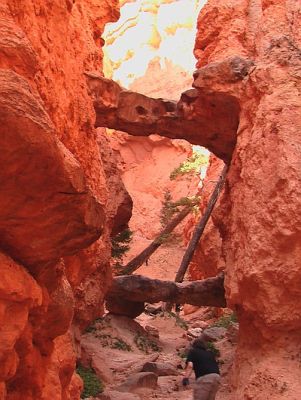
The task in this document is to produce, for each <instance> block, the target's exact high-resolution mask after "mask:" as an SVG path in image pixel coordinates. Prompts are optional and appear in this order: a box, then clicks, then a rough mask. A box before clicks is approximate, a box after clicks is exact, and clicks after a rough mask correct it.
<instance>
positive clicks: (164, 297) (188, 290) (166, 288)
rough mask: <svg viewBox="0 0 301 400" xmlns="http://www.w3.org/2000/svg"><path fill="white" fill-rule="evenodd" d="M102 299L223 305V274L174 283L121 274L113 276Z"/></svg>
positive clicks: (224, 301) (224, 304)
mask: <svg viewBox="0 0 301 400" xmlns="http://www.w3.org/2000/svg"><path fill="white" fill-rule="evenodd" d="M106 299H107V300H108V301H109V303H112V304H113V303H114V299H118V302H120V301H121V299H122V300H123V301H124V302H127V301H130V302H132V303H133V302H138V303H143V302H148V303H157V302H159V301H165V302H172V303H177V304H192V305H195V306H213V307H225V306H226V300H225V291H224V276H223V275H222V274H221V275H219V276H216V277H214V278H208V279H204V280H201V281H192V282H184V283H176V282H172V281H161V280H159V279H150V278H147V277H145V276H142V275H125V276H118V277H115V278H114V279H113V282H112V285H111V287H110V289H109V291H108V293H107V296H106Z"/></svg>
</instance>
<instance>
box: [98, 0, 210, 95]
mask: <svg viewBox="0 0 301 400" xmlns="http://www.w3.org/2000/svg"><path fill="white" fill-rule="evenodd" d="M203 4H204V1H203V0H180V1H172V0H155V1H152V0H138V1H134V2H124V4H123V6H122V7H121V17H120V19H119V21H118V22H117V23H115V24H108V25H107V26H106V29H105V33H104V36H103V37H104V39H105V41H106V45H105V48H104V49H105V53H106V57H107V62H106V66H107V76H108V77H110V78H112V79H114V80H116V81H118V82H120V83H121V84H122V85H123V86H124V87H129V86H130V85H131V84H132V83H133V82H134V81H135V80H136V79H137V78H140V77H142V76H144V75H145V74H146V71H147V69H148V66H149V63H150V62H152V61H154V60H158V62H159V64H160V69H161V70H162V71H165V72H166V73H165V74H164V82H168V80H169V77H168V73H167V72H168V71H171V68H170V65H171V64H172V65H173V66H174V67H175V68H176V69H178V70H179V72H180V73H181V74H183V76H184V77H185V79H186V80H187V82H189V80H190V79H191V75H192V72H193V70H194V68H195V60H194V58H193V57H192V50H193V45H194V38H195V33H196V19H197V15H198V12H199V10H200V8H201V6H202V5H203ZM187 72H188V73H189V74H187ZM153 78H154V80H156V78H155V77H153ZM179 82H181V83H182V82H183V80H178V82H177V83H175V85H179ZM157 85H158V84H156V83H155V85H154V87H157ZM159 85H160V83H159ZM140 90H141V87H140ZM140 90H139V91H140ZM172 90H174V89H172ZM147 94H149V95H150V93H147ZM163 94H164V92H163ZM156 95H158V92H157V93H156ZM166 95H167V93H166V91H165V96H166Z"/></svg>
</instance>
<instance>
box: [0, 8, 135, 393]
mask: <svg viewBox="0 0 301 400" xmlns="http://www.w3.org/2000/svg"><path fill="white" fill-rule="evenodd" d="M118 15H119V14H118V3H117V1H110V2H109V1H105V0H103V1H100V0H89V1H88V0H82V1H80V2H77V1H76V2H75V1H72V0H64V1H61V0H53V1H51V2H45V1H42V0H38V1H36V0H21V1H20V0H9V1H6V0H3V1H1V4H0V133H1V135H0V136H1V139H0V141H1V161H0V165H1V172H0V180H1V189H0V191H1V200H0V203H1V207H0V209H1V211H0V221H1V223H0V233H1V251H2V252H1V255H0V271H1V277H2V278H1V283H0V310H1V312H0V319H1V324H0V398H1V399H9V400H10V399H11V400H18V399H20V400H21V399H22V400H31V399H36V400H61V399H62V400H63V399H66V400H67V399H70V400H71V399H72V400H73V399H74V400H76V399H79V397H80V391H81V381H80V379H79V378H78V377H77V376H76V375H75V374H74V370H75V360H76V356H75V350H74V344H73V339H72V336H71V333H70V325H71V323H72V321H74V322H75V323H76V325H77V326H84V325H85V324H87V323H88V322H89V321H90V320H91V319H93V318H94V317H95V316H96V315H100V314H101V310H102V303H103V301H102V300H103V297H104V295H105V291H106V289H107V286H108V284H109V282H110V279H111V277H110V269H109V259H110V245H109V236H110V233H111V230H113V229H115V230H118V229H119V227H121V226H124V225H125V224H126V223H127V220H128V219H129V216H130V212H131V201H130V200H129V196H128V194H127V193H126V191H125V189H124V186H123V185H122V183H121V180H120V179H118V176H116V177H115V183H114V187H113V188H112V187H111V188H110V190H108V185H109V177H110V176H111V175H112V174H116V171H115V170H114V168H113V166H112V165H111V164H110V163H109V162H108V159H107V158H106V157H105V156H106V149H107V150H108V149H109V148H108V146H106V143H105V142H104V141H103V140H102V135H103V133H102V132H101V131H100V132H96V130H95V129H94V119H95V115H94V110H93V105H92V102H91V100H90V97H89V95H88V93H87V88H86V79H85V75H84V73H85V71H86V70H99V71H101V69H102V58H103V54H102V50H101V44H102V43H101V39H100V35H101V33H102V31H103V28H104V25H105V24H106V23H107V22H108V21H114V20H116V19H117V18H118ZM99 147H101V151H100V149H99ZM115 192H116V193H118V196H115ZM116 214H118V223H116V221H115V219H116V218H115V217H116ZM106 215H109V217H108V218H107V219H106ZM99 238H100V239H99Z"/></svg>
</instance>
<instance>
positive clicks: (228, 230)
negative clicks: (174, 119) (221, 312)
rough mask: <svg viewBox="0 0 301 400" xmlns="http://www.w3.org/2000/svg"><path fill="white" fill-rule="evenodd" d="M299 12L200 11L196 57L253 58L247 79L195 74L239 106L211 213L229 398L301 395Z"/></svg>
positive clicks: (285, 8) (294, 7)
mask: <svg viewBox="0 0 301 400" xmlns="http://www.w3.org/2000/svg"><path fill="white" fill-rule="evenodd" d="M300 16H301V5H300V2H298V1H290V2H287V1H282V0H279V1H277V2H275V1H255V2H254V1H249V0H244V1H234V0H228V1H226V2H225V1H219V0H209V1H208V3H207V5H206V6H205V7H204V9H203V10H202V11H201V13H200V16H199V21H198V35H197V40H196V47H195V54H196V56H197V57H198V60H199V61H198V66H199V67H202V66H207V64H208V63H209V65H211V66H212V65H213V64H211V63H214V62H217V61H221V60H223V59H224V58H225V57H228V56H232V55H239V56H242V57H246V58H248V59H251V60H253V61H254V69H253V70H252V71H251V72H250V74H249V76H248V77H247V78H246V79H244V80H243V81H242V83H241V84H240V83H238V84H237V83H234V82H233V83H225V82H223V81H222V77H221V76H219V75H218V74H215V76H212V79H210V80H204V79H202V76H199V77H196V80H195V82H194V86H195V87H197V88H199V89H200V90H204V89H206V88H208V87H210V89H211V90H214V91H215V90H217V91H222V92H224V93H229V94H231V95H233V96H235V97H236V98H237V99H238V100H239V103H240V107H241V114H240V124H239V128H238V133H237V145H236V149H235V151H234V154H233V157H232V162H231V167H230V171H229V175H228V181H227V184H226V187H225V193H224V195H223V197H222V199H221V201H220V206H219V207H218V209H217V211H216V212H215V217H214V221H215V224H216V227H217V229H218V230H219V232H220V235H221V237H222V240H223V242H222V253H223V255H224V257H225V268H226V282H225V285H226V292H227V298H228V303H229V305H230V306H231V307H232V308H233V309H235V310H236V311H237V313H238V315H239V319H240V340H239V344H238V352H237V356H236V364H235V366H234V370H233V381H232V383H233V384H234V393H232V394H231V395H229V398H231V399H237V400H238V399H259V400H260V399H262V400H263V399H266V398H267V397H271V398H273V399H280V398H281V399H282V398H286V399H295V400H297V399H298V398H299V396H300V392H301V387H300V380H299V378H298V374H299V371H300V354H301V353H300V324H301V319H300V312H301V309H300V305H301V299H300V297H301V291H300V283H301V282H300V279H301V273H300V255H301V253H300V243H301V242H300V227H301V225H300V223H301V219H300V212H299V208H300V180H301V175H300V171H301V168H300V167H301V159H300V145H301V143H300V134H299V132H300V127H301V102H300V91H301V85H300V82H301V80H300V78H301V75H300V71H301V61H300V54H301V50H300V48H301V30H300V21H301V18H300ZM214 65H216V64H214Z"/></svg>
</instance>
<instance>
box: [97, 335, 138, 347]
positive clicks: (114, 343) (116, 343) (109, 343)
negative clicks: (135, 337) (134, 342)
mask: <svg viewBox="0 0 301 400" xmlns="http://www.w3.org/2000/svg"><path fill="white" fill-rule="evenodd" d="M95 336H96V337H97V339H99V341H100V343H101V345H102V346H103V347H110V348H111V349H117V350H122V351H132V348H131V346H130V345H129V344H127V343H126V342H125V341H124V340H123V339H121V338H119V337H117V336H113V337H112V336H111V335H108V334H106V333H97V334H96V335H95Z"/></svg>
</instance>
